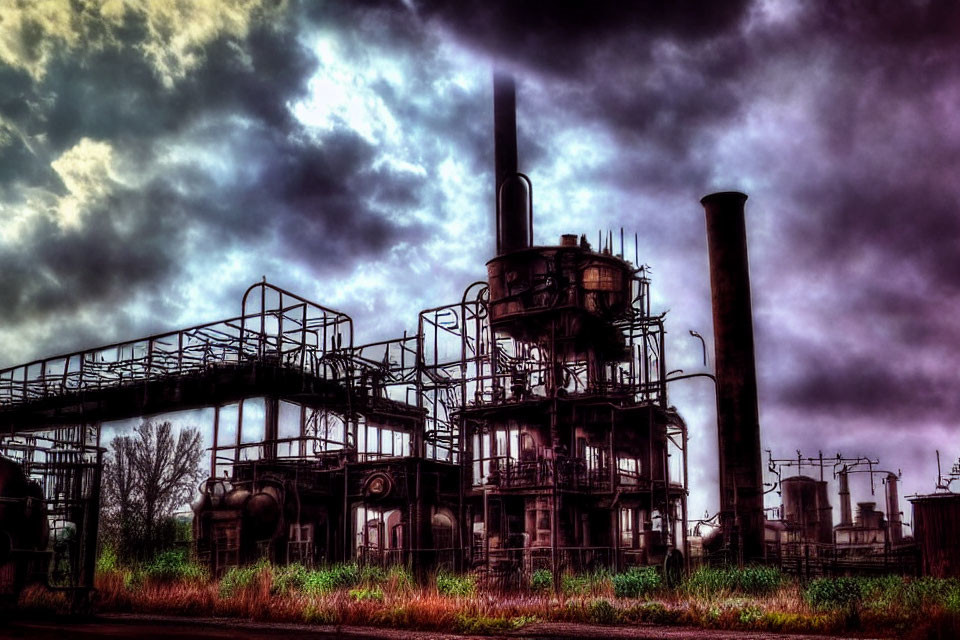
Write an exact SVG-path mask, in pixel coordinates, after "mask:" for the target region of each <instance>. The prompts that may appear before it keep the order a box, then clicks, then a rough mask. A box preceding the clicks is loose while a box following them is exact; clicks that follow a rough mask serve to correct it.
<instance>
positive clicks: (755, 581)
mask: <svg viewBox="0 0 960 640" xmlns="http://www.w3.org/2000/svg"><path fill="white" fill-rule="evenodd" d="M783 583H784V575H783V574H782V573H780V571H779V570H777V569H776V568H774V567H762V566H754V567H745V568H743V569H734V568H729V569H723V568H714V567H703V568H701V569H697V570H696V571H695V572H693V574H691V575H690V577H689V578H687V579H686V580H685V581H684V583H683V584H682V585H681V587H680V588H681V589H682V590H683V591H684V592H685V593H686V594H687V595H688V596H691V597H694V598H701V599H709V598H711V597H715V596H718V595H721V596H722V595H727V594H733V593H739V594H748V595H753V596H762V595H767V594H771V593H774V592H776V591H777V590H778V589H779V588H780V587H781V586H782V585H783Z"/></svg>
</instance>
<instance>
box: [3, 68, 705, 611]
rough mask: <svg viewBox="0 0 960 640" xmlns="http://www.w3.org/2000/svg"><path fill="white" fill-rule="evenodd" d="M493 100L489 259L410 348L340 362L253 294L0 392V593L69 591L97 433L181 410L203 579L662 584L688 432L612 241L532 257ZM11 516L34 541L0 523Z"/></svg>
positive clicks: (85, 536) (25, 370) (507, 112)
mask: <svg viewBox="0 0 960 640" xmlns="http://www.w3.org/2000/svg"><path fill="white" fill-rule="evenodd" d="M494 87H495V91H494V93H495V100H494V107H495V109H494V110H495V141H496V176H497V178H496V185H495V187H496V188H495V191H494V202H495V205H496V215H495V220H496V227H495V228H496V240H497V242H496V246H497V252H496V255H495V256H494V257H493V258H492V259H491V260H490V261H489V262H488V263H487V274H488V279H487V281H486V282H477V283H474V284H472V285H470V286H469V287H467V289H466V291H465V292H464V294H463V296H462V298H461V299H460V300H459V301H457V302H455V303H453V304H448V305H444V306H440V307H436V308H432V309H427V310H424V311H422V312H420V314H419V316H418V321H417V327H416V331H414V332H411V333H409V334H404V335H403V336H402V337H398V338H394V339H390V340H384V341H380V342H375V343H371V344H363V345H358V344H355V342H354V337H353V321H352V319H351V318H350V317H349V316H348V315H346V314H344V313H342V312H339V311H336V310H334V309H330V308H327V307H324V306H322V305H320V304H316V303H314V302H311V301H309V300H306V299H304V298H302V297H300V296H298V295H296V294H294V293H292V292H289V291H286V290H283V289H281V288H279V287H276V286H274V285H272V284H270V283H268V282H266V281H263V282H259V283H256V284H254V285H253V286H251V287H250V288H249V289H248V290H247V291H246V292H245V294H244V295H243V298H242V300H241V304H240V309H239V310H240V314H239V315H237V316H234V317H231V318H228V319H225V320H220V321H217V322H212V323H207V324H203V325H199V326H195V327H190V328H187V329H181V330H177V331H172V332H169V333H164V334H159V335H154V336H149V337H146V338H141V339H137V340H132V341H128V342H123V343H119V344H113V345H108V346H104V347H97V348H94V349H89V350H85V351H81V352H76V353H71V354H66V355H62V356H56V357H51V358H45V359H42V360H38V361H35V362H31V363H28V364H25V365H20V366H17V367H12V368H9V369H5V370H3V371H0V453H2V454H3V455H4V456H5V458H4V460H5V462H3V464H4V465H5V466H4V467H3V469H17V470H19V471H17V472H16V473H20V474H21V475H16V473H15V472H12V471H11V472H10V473H13V475H12V476H10V477H11V478H13V479H12V480H9V479H8V480H4V481H3V483H0V496H3V498H2V502H0V508H2V509H3V510H2V511H0V530H2V534H3V535H2V536H0V541H2V542H3V543H4V546H3V549H2V550H3V551H4V554H3V556H2V557H0V576H3V575H7V574H9V575H10V576H12V577H11V578H10V580H9V582H10V583H11V585H13V584H14V583H16V584H17V585H21V584H22V583H23V582H24V581H26V580H28V579H29V576H34V577H36V576H37V575H39V574H44V573H46V578H45V579H46V580H47V581H48V582H49V583H50V584H61V585H63V586H64V587H65V588H72V589H75V590H76V591H77V592H78V593H80V592H84V591H85V590H89V589H90V588H91V587H92V584H93V572H94V566H95V565H94V562H95V552H96V533H97V524H98V506H99V502H98V501H99V498H98V496H99V484H100V480H99V478H100V474H101V472H102V462H103V454H104V449H103V448H102V447H101V443H100V430H101V426H102V425H103V424H104V423H106V422H109V421H112V420H120V419H129V418H135V417H143V416H147V417H149V416H155V415H159V414H164V413H169V412H174V411H180V410H185V409H195V408H209V409H211V410H212V415H213V418H212V433H210V437H209V438H208V444H209V445H210V446H209V458H208V464H209V470H210V473H209V479H208V480H206V481H205V482H203V483H202V485H201V486H200V487H198V494H197V495H198V497H197V500H196V501H195V502H194V503H193V505H192V507H193V511H194V514H195V517H194V537H195V541H196V548H197V553H198V555H199V557H200V558H202V559H203V560H204V561H205V562H207V563H208V564H209V565H210V566H211V568H212V569H213V570H214V571H215V572H221V571H223V570H224V569H225V568H227V567H230V566H234V565H237V564H241V563H245V562H250V561H253V560H255V559H257V558H263V557H266V558H270V559H271V560H273V561H276V562H293V561H297V562H303V563H306V564H322V563H330V562H336V561H345V560H353V561H357V562H360V563H378V564H388V563H402V564H406V565H407V566H410V567H411V568H413V569H415V570H417V571H421V570H426V569H430V568H436V567H449V568H452V569H474V570H477V571H479V572H481V573H482V574H483V575H485V576H487V577H488V578H489V579H490V580H494V581H497V582H499V583H500V584H509V583H511V582H512V581H515V580H517V579H518V577H519V576H521V575H523V574H525V573H529V572H530V571H534V570H537V569H541V568H545V569H549V570H550V571H552V572H553V574H554V575H555V576H559V575H560V574H561V573H562V572H564V571H567V570H582V569H588V568H596V567H610V568H615V569H616V568H621V567H625V566H629V565H635V564H657V565H662V566H665V567H666V569H667V571H668V574H669V575H670V576H674V577H676V576H677V575H679V573H680V571H681V570H682V569H683V566H684V556H685V555H686V553H685V552H686V530H687V526H686V517H687V506H686V504H687V503H686V498H687V486H686V476H687V469H686V449H687V431H686V425H685V424H684V422H683V420H682V419H681V417H680V416H679V415H678V413H677V412H676V410H675V409H673V408H672V407H670V406H669V403H668V400H667V382H668V378H667V371H668V369H667V364H666V353H665V333H666V332H665V329H664V315H663V314H656V313H653V312H652V311H651V302H650V292H649V287H650V280H649V278H648V277H647V273H646V270H645V269H644V268H642V267H639V266H637V265H635V264H632V263H630V262H628V261H627V260H626V259H624V257H623V253H624V249H623V234H622V231H621V243H620V250H619V252H616V251H615V249H614V238H613V234H612V232H611V233H610V234H609V235H608V236H607V237H606V238H603V237H601V245H602V246H600V245H598V246H597V247H596V248H593V247H591V246H590V245H589V243H588V242H587V241H586V239H585V238H584V237H579V238H578V237H577V236H575V235H565V236H563V237H562V238H561V239H560V242H559V244H556V245H536V244H535V243H534V241H533V198H532V185H531V184H530V180H529V179H528V178H527V177H526V176H524V175H523V174H521V173H518V172H517V150H516V146H517V145H516V123H515V89H514V85H513V81H512V79H511V78H509V77H506V76H502V75H497V76H496V77H495V82H494ZM7 459H9V460H10V461H12V462H7V461H6V460H7ZM14 462H15V463H16V464H13V463H14ZM7 488H11V489H10V490H9V491H8V489H7ZM8 493H13V494H16V495H12V496H8V495H7V494H8ZM31 509H32V511H31V513H32V514H33V516H32V517H34V518H39V519H38V520H37V521H38V522H40V521H43V522H45V523H47V524H48V525H49V527H50V533H49V536H47V535H46V534H43V535H40V534H39V533H38V532H37V531H34V532H33V533H30V532H23V531H21V530H20V529H18V528H16V527H15V526H14V525H11V524H9V523H10V522H11V521H12V520H16V519H17V517H19V516H18V515H16V514H22V513H26V512H27V511H29V510H31ZM44 509H45V510H46V513H45V517H41V516H40V515H37V514H43V510H44ZM11 514H14V515H11ZM38 531H39V530H38ZM27 558H29V559H30V560H29V562H28V561H27V560H25V559H27ZM4 572H6V573H4ZM28 574H29V576H28Z"/></svg>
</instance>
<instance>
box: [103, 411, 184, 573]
mask: <svg viewBox="0 0 960 640" xmlns="http://www.w3.org/2000/svg"><path fill="white" fill-rule="evenodd" d="M202 455H203V449H202V444H201V439H200V432H199V430H197V429H194V428H188V429H183V430H181V431H180V433H179V434H176V435H175V434H174V431H173V427H172V425H171V424H170V423H169V422H166V421H165V422H160V423H154V422H143V423H141V424H140V425H138V426H137V428H136V430H135V431H134V433H133V435H131V436H118V437H117V438H114V440H113V441H112V442H111V443H110V453H109V455H108V457H107V462H106V464H105V466H104V474H103V490H102V499H103V505H104V512H103V516H104V517H103V528H104V533H105V538H107V539H108V540H110V541H111V542H112V543H113V544H114V545H115V546H116V547H117V551H118V552H119V553H120V554H121V555H123V556H125V557H128V558H129V557H136V556H140V557H143V556H149V555H151V554H153V553H154V552H155V551H156V550H157V548H158V546H159V545H160V544H161V543H162V540H161V530H162V528H163V526H162V525H164V524H165V523H167V522H169V520H170V518H171V517H172V516H173V514H174V512H175V511H176V510H177V508H179V507H181V506H182V505H184V504H186V503H187V502H189V500H190V498H191V497H192V496H193V491H194V490H195V489H196V486H197V482H199V480H200V477H201V469H200V458H201V456H202Z"/></svg>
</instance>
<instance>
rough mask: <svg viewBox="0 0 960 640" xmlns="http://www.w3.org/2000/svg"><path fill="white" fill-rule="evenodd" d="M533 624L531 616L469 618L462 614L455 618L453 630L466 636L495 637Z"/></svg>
mask: <svg viewBox="0 0 960 640" xmlns="http://www.w3.org/2000/svg"><path fill="white" fill-rule="evenodd" d="M531 622H534V618H532V617H530V616H518V617H516V618H507V617H505V616H497V617H490V616H483V615H477V616H468V615H466V614H462V613H460V614H457V616H456V617H455V618H454V623H453V629H454V631H456V632H457V633H462V634H465V635H493V634H495V633H503V632H505V631H513V630H515V629H519V628H520V627H522V626H524V625H526V624H529V623H531Z"/></svg>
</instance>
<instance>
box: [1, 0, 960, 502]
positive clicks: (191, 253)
mask: <svg viewBox="0 0 960 640" xmlns="http://www.w3.org/2000/svg"><path fill="white" fill-rule="evenodd" d="M587 4H589V5H590V8H586V5H587ZM629 4H633V3H619V2H617V3H593V2H591V3H584V4H583V5H579V4H575V3H566V2H560V3H558V2H545V1H539V2H523V3H507V2H504V3H502V4H501V3H492V2H487V1H483V0H473V1H466V2H456V3H453V2H450V3H441V2H434V1H431V0H405V1H395V2H372V1H370V2H346V1H343V2H307V1H304V2H302V3H298V2H294V1H289V2H283V1H276V0H274V1H270V0H263V1H258V0H230V1H228V0H204V1H199V0H198V1H196V2H175V1H173V0H139V1H133V0H131V1H130V2H122V1H120V0H107V1H102V2H98V1H94V0H90V1H87V2H81V1H76V2H67V1H66V0H64V1H62V2H57V1H44V0H38V1H36V2H34V1H27V0H23V1H21V0H0V5H2V6H0V367H3V366H10V365H14V364H17V363H20V362H24V361H27V360H31V359H34V358H38V357H41V356H45V355H53V354H56V353H60V352H65V351H71V350H74V349H80V348H84V347H90V346H95V345H97V344H106V343H110V342H114V341H119V340H125V339H132V338H136V337H139V336H142V335H147V334H149V333H153V332H159V331H162V330H167V329H174V328H178V327H183V326H189V325H191V324H197V323H200V322H204V321H211V320H216V319H219V318H224V317H228V316H231V315H235V314H237V313H238V312H239V297H240V295H241V294H242V292H243V290H244V289H245V288H246V287H247V286H248V285H249V284H251V283H253V282H254V281H257V280H259V279H260V278H261V277H262V276H264V275H265V276H266V277H267V278H268V279H269V280H270V281H271V282H274V283H276V284H278V285H280V286H283V287H285V288H287V289H291V290H293V291H297V292H301V293H302V294H303V295H305V296H307V297H309V298H311V299H314V300H317V301H318V302H321V303H324V304H326V305H328V306H333V307H336V308H339V309H342V310H344V311H346V312H348V313H350V314H351V315H353V317H354V319H355V321H356V323H357V326H358V334H359V335H358V340H359V341H372V340H375V339H380V338H387V337H392V336H395V335H398V334H399V333H400V332H402V331H403V329H412V328H415V321H416V313H417V311H418V310H419V309H421V308H426V307H432V306H436V305H439V304H443V303H447V302H453V301H456V300H459V299H460V296H461V293H462V291H463V288H464V287H465V286H466V285H467V284H469V283H470V282H473V281H474V280H477V279H480V278H483V277H484V275H485V270H484V266H483V265H484V262H485V260H486V259H487V258H488V257H490V256H491V254H492V252H493V233H492V229H493V218H492V210H493V201H492V181H493V178H492V166H493V161H492V157H493V142H492V98H491V86H490V84H491V83H490V70H491V66H492V64H493V63H494V62H495V61H497V62H498V63H499V64H500V65H502V66H504V67H505V68H508V69H510V70H512V71H513V72H514V73H515V74H516V77H517V80H518V103H519V104H518V121H519V128H520V134H519V135H520V165H521V169H522V170H523V171H525V172H526V173H528V174H529V175H530V176H531V178H532V180H533V184H534V199H535V200H534V208H535V214H536V240H537V241H538V242H541V243H553V242H556V241H557V239H558V237H559V234H560V233H563V232H572V233H586V234H587V235H588V237H595V235H596V232H597V230H598V229H601V228H602V229H617V230H619V228H620V227H621V226H622V227H624V228H625V230H626V233H627V234H628V237H631V238H632V235H633V233H634V232H636V233H638V234H639V246H640V254H641V262H644V263H646V264H649V265H651V266H652V269H653V271H652V273H653V278H654V284H653V286H654V292H655V306H656V308H657V309H659V310H669V320H668V329H669V331H670V335H669V336H668V349H669V357H670V360H669V368H671V369H679V368H682V369H684V370H685V371H686V372H688V373H689V372H693V371H698V370H702V369H703V364H702V358H701V349H700V344H699V342H698V341H697V340H695V339H694V338H692V337H690V336H689V334H688V331H689V330H690V329H695V330H697V331H699V332H700V333H702V334H703V335H704V337H705V338H707V342H708V350H709V351H710V352H711V363H712V344H711V340H710V336H711V333H712V325H711V318H710V298H709V278H708V269H707V255H706V241H705V232H704V221H703V211H702V208H701V207H700V205H699V204H698V200H699V198H700V197H701V196H703V195H704V194H706V193H709V192H712V191H716V190H727V189H737V190H742V191H744V192H746V193H748V194H749V196H750V199H749V200H748V202H747V226H748V241H749V248H750V259H751V277H752V285H753V301H754V311H755V316H756V317H755V334H756V340H757V360H758V363H757V364H758V373H759V386H760V410H761V425H762V439H763V446H764V448H771V449H773V451H774V453H775V454H776V455H778V456H781V457H788V456H791V455H794V452H795V450H796V449H798V448H800V449H802V450H803V451H804V453H805V454H809V455H815V454H816V452H817V450H818V449H822V450H823V452H824V453H825V454H827V455H833V454H835V453H836V452H837V451H842V452H844V453H845V454H847V455H869V456H873V457H879V458H880V459H881V461H882V465H883V466H885V467H888V468H891V469H894V470H896V469H902V470H903V473H904V485H905V486H904V493H910V492H914V491H929V490H932V489H933V482H934V480H935V459H934V449H936V448H940V449H941V450H942V451H943V454H944V457H945V459H947V460H949V459H956V457H957V456H958V455H960V426H958V421H957V417H958V410H960V393H958V389H960V322H958V320H957V318H958V315H960V275H958V274H960V216H958V215H957V208H958V206H957V205H958V196H960V179H958V177H957V176H958V174H960V117H958V115H957V108H958V107H957V105H958V104H960V5H957V4H955V3H953V2H923V1H910V2H898V3H873V2H833V1H827V0H824V1H823V2H821V3H796V2H775V1H756V2H734V1H729V2H704V3H694V2H665V3H649V4H638V5H637V6H634V7H631V8H629V9H628V8H625V7H627V5H629ZM629 254H630V255H631V256H632V251H631V252H629ZM670 392H671V402H672V403H674V404H675V405H676V406H677V407H678V408H679V409H680V410H681V412H682V413H683V415H685V416H686V417H687V419H688V422H689V424H690V426H691V433H692V443H691V446H692V457H691V472H692V473H691V476H692V481H693V506H692V511H691V513H692V514H701V513H703V511H704V510H706V509H710V510H711V511H712V510H713V509H714V508H715V503H716V485H715V475H716V453H715V452H716V435H715V422H714V416H713V412H712V409H711V407H712V405H713V391H712V389H711V388H710V385H709V383H708V382H705V381H702V380H701V381H689V382H682V383H681V382H678V383H675V384H674V385H673V386H672V388H671V390H670ZM858 482H859V481H858ZM856 491H859V492H860V493H855V499H868V498H869V495H865V494H864V484H863V483H862V482H860V483H859V484H857V485H856V486H855V492H856ZM866 493H867V494H868V493H869V490H867V492H866ZM904 508H905V510H907V511H909V510H908V509H907V508H906V505H904ZM908 518H909V516H908Z"/></svg>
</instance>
